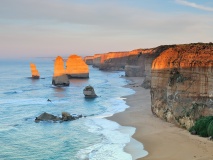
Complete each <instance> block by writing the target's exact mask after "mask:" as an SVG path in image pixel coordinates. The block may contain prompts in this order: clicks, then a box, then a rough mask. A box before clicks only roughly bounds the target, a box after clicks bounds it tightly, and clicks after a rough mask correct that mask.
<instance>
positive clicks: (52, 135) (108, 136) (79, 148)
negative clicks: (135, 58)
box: [0, 58, 147, 160]
mask: <svg viewBox="0 0 213 160" xmlns="http://www.w3.org/2000/svg"><path fill="white" fill-rule="evenodd" d="M30 62H33V63H35V64H36V66H37V69H38V70H39V72H40V77H41V79H38V80H33V79H30V78H29V77H31V71H30V66H29V63H30ZM53 64H54V62H53V60H52V59H49V58H47V59H40V58H34V59H29V58H28V59H27V58H25V59H22V60H10V61H8V60H0V76H1V77H0V159H5V160H11V159H14V160H19V159H20V160H23V159H26V160H29V159H34V160H37V159H38V160H41V159H42V160H49V159H53V160H58V159H60V160H84V159H85V160H86V159H89V160H131V159H132V156H131V155H130V154H128V153H126V152H124V147H125V146H126V144H127V143H129V142H130V140H131V136H132V134H133V133H134V132H135V128H133V127H126V128H125V129H124V128H122V126H120V125H119V124H118V123H116V122H113V121H110V120H107V119H105V117H108V116H111V115H113V114H115V113H118V112H122V111H124V110H125V109H126V108H128V106H127V105H126V104H125V101H124V100H123V99H122V98H121V96H126V95H130V94H133V93H134V91H133V90H131V89H128V88H124V87H122V86H124V85H125V84H127V81H126V80H125V79H123V78H121V76H123V75H124V72H102V71H100V70H98V69H96V68H93V67H92V66H90V78H89V79H71V80H70V86H69V87H61V88H59V87H54V86H52V85H51V82H52V75H53V68H54V66H53ZM87 85H91V86H93V87H94V89H95V92H96V94H97V95H98V97H97V98H95V99H85V98H84V95H83V89H84V87H85V86H87ZM47 99H50V100H51V102H49V101H47ZM43 112H47V113H50V114H53V115H57V116H61V112H69V113H71V114H82V115H84V116H86V117H85V118H81V119H78V120H74V121H70V122H63V123H59V122H56V123H54V122H40V123H35V122H34V120H35V117H37V116H39V115H40V114H42V113H43ZM124 130H125V132H124ZM146 154H147V152H146V151H144V150H141V155H144V156H145V155H146Z"/></svg>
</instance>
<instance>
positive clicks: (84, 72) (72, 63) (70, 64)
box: [66, 55, 89, 78]
mask: <svg viewBox="0 0 213 160" xmlns="http://www.w3.org/2000/svg"><path fill="white" fill-rule="evenodd" d="M66 74H67V75H68V77H69V78H89V67H88V65H87V64H86V63H85V62H84V61H83V59H82V58H81V57H80V56H78V55H70V56H69V58H68V59H67V62H66Z"/></svg>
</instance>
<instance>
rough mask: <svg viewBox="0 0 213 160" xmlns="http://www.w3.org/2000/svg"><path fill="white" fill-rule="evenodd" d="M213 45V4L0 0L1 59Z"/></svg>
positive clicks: (135, 0) (190, 1) (138, 0)
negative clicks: (164, 46)
mask: <svg viewBox="0 0 213 160" xmlns="http://www.w3.org/2000/svg"><path fill="white" fill-rule="evenodd" d="M212 41H213V1H210V0H202V1H201V0H0V58H16V57H19V58H20V57H56V56H58V55H60V56H63V57H67V56H69V55H70V54H78V55H81V56H87V55H93V54H96V53H106V52H110V51H130V50H133V49H138V48H150V47H157V46H159V45H166V44H183V43H195V42H206V43H207V42H212Z"/></svg>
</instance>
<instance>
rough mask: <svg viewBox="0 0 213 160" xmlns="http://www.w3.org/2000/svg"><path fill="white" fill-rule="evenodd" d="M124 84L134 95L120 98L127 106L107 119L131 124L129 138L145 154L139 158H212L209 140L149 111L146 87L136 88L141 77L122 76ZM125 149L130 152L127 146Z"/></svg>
mask: <svg viewBox="0 0 213 160" xmlns="http://www.w3.org/2000/svg"><path fill="white" fill-rule="evenodd" d="M126 79H128V80H131V83H130V84H128V85H127V86H126V87H129V88H132V89H133V90H135V92H136V93H135V94H133V95H130V96H127V97H124V98H126V103H127V105H129V106H130V107H129V108H128V109H127V110H125V111H124V112H121V113H118V114H115V115H113V116H112V117H109V118H108V119H110V120H113V121H116V122H118V123H119V124H120V125H122V126H133V127H135V128H136V132H135V134H134V135H133V138H134V139H136V140H138V141H140V142H141V143H143V145H144V149H145V150H146V151H148V153H149V154H148V155H147V156H146V157H144V158H140V159H142V160H213V141H210V140H208V139H207V138H201V137H198V136H194V135H191V134H190V133H189V132H188V131H187V130H184V129H181V128H178V127H177V126H175V125H173V124H170V123H167V122H165V121H163V120H161V119H159V118H157V117H156V116H154V115H153V114H152V112H151V107H150V106H151V100H150V90H146V89H143V88H142V87H140V85H141V83H142V81H143V78H141V77H131V78H126ZM126 151H127V152H129V153H131V154H133V153H132V152H131V151H130V150H129V149H128V147H126Z"/></svg>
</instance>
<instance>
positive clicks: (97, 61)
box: [93, 54, 101, 68]
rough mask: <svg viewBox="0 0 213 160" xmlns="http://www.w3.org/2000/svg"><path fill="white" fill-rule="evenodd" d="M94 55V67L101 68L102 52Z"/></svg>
mask: <svg viewBox="0 0 213 160" xmlns="http://www.w3.org/2000/svg"><path fill="white" fill-rule="evenodd" d="M93 57H94V58H93V67H97V68H99V67H100V64H101V54H95V55H94V56H93Z"/></svg>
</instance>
